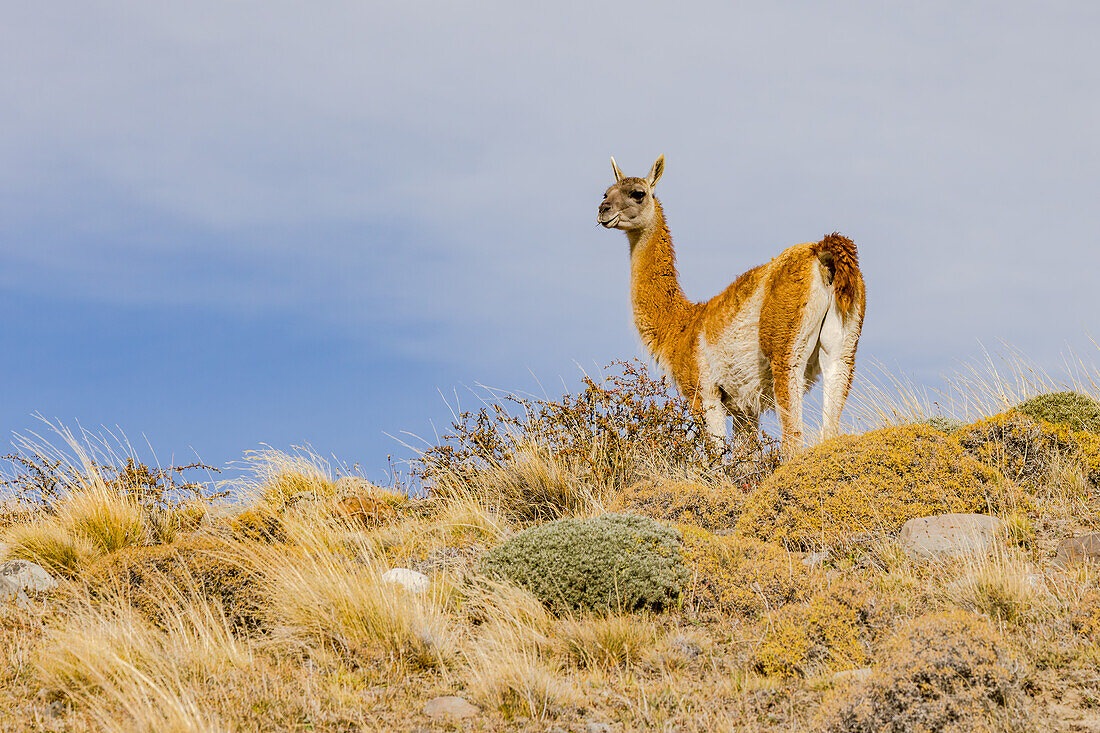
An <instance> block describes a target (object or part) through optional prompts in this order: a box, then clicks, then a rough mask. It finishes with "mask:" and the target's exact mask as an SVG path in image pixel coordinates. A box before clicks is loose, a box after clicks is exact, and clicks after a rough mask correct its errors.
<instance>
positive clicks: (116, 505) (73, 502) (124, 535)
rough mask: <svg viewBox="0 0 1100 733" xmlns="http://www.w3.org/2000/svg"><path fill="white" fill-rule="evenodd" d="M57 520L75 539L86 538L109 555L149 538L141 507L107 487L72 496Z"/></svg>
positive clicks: (90, 489)
mask: <svg viewBox="0 0 1100 733" xmlns="http://www.w3.org/2000/svg"><path fill="white" fill-rule="evenodd" d="M57 518H58V521H59V522H60V523H61V526H62V527H64V528H65V529H66V530H68V532H69V533H70V534H71V535H72V536H74V537H83V538H84V539H86V540H88V541H89V542H91V543H92V544H93V545H94V546H95V547H96V548H97V549H98V550H99V551H100V552H101V553H103V554H105V555H106V554H110V553H112V552H117V551H118V550H121V549H122V548H124V547H129V546H131V545H140V544H144V543H145V542H146V540H147V538H148V535H147V533H146V530H145V524H146V519H145V512H144V511H143V510H142V508H141V506H139V505H138V504H137V502H135V501H132V500H130V499H127V498H126V497H123V496H120V495H119V494H118V492H116V491H113V490H112V489H110V488H108V487H105V486H93V487H91V488H89V489H87V490H85V491H80V492H76V493H73V494H70V495H69V496H67V497H66V498H65V500H64V501H62V502H61V504H60V506H59V507H58V511H57Z"/></svg>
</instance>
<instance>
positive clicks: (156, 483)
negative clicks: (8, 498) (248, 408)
mask: <svg viewBox="0 0 1100 733" xmlns="http://www.w3.org/2000/svg"><path fill="white" fill-rule="evenodd" d="M2 459H3V460H6V461H8V462H9V463H11V465H12V467H13V468H14V469H15V470H14V473H13V474H12V476H11V477H10V478H8V479H7V480H4V481H0V486H6V487H9V488H10V489H12V490H13V494H14V496H15V498H17V499H18V500H19V501H20V502H21V503H23V504H28V505H30V506H33V507H36V508H37V509H40V510H43V511H46V512H49V513H52V512H54V511H55V509H56V505H57V503H58V501H59V500H60V499H61V498H62V497H64V496H65V495H66V494H68V493H70V492H72V491H73V490H74V489H79V488H82V487H86V486H87V484H88V483H89V482H88V478H87V477H86V476H85V475H84V474H82V473H81V472H80V471H79V470H77V469H75V468H74V467H73V465H72V464H71V463H69V462H68V461H66V460H64V459H63V458H59V457H51V456H46V455H41V454H32V455H20V454H9V455H6V456H3V458H2ZM91 468H92V470H94V471H95V472H96V473H98V475H99V477H100V478H101V479H102V481H103V483H104V485H105V486H106V487H107V488H108V489H114V490H116V491H118V493H119V494H120V495H121V496H123V497H126V498H128V499H131V500H133V501H134V502H136V503H137V504H138V505H140V506H141V507H142V508H143V509H147V510H152V509H167V508H169V507H170V506H172V505H174V504H176V503H178V502H180V501H182V500H184V499H190V498H198V499H206V500H211V499H220V498H222V497H224V496H227V495H228V493H229V492H228V491H221V492H211V491H210V490H209V487H208V486H207V485H206V484H201V483H195V482H191V481H185V480H184V479H183V474H184V473H186V472H187V471H194V470H207V471H214V472H215V473H221V469H219V468H214V467H213V466H207V465H206V464H204V463H190V464H188V465H186V466H169V467H167V468H160V467H156V468H151V467H149V466H147V465H145V464H144V463H142V462H141V461H138V460H136V459H135V458H132V457H131V458H127V459H126V463H125V464H124V465H121V466H112V465H109V464H105V463H93V464H92V466H91Z"/></svg>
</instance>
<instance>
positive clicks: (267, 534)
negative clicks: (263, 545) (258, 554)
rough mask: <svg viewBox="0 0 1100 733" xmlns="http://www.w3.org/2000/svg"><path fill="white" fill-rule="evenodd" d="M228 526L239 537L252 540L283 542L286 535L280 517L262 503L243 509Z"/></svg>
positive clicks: (284, 526)
mask: <svg viewBox="0 0 1100 733" xmlns="http://www.w3.org/2000/svg"><path fill="white" fill-rule="evenodd" d="M230 527H231V528H232V529H233V532H234V533H235V534H236V535H237V536H238V537H240V538H241V539H245V540H252V541H254V542H284V541H285V540H286V537H287V532H286V525H285V524H284V523H283V520H282V518H281V517H280V516H279V515H278V514H277V513H276V512H275V511H274V510H273V509H271V508H270V507H267V506H264V505H257V506H254V507H252V508H251V509H246V510H244V511H243V512H241V513H240V514H238V515H237V516H236V517H234V518H233V521H232V522H230Z"/></svg>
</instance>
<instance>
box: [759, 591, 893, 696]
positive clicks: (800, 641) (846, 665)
mask: <svg viewBox="0 0 1100 733" xmlns="http://www.w3.org/2000/svg"><path fill="white" fill-rule="evenodd" d="M870 605H871V602H870V596H869V595H868V593H867V591H866V590H865V589H864V588H863V587H862V586H860V585H858V584H856V583H841V584H838V585H836V586H834V587H833V588H830V589H829V590H827V591H825V592H822V593H818V594H816V595H814V596H813V597H812V598H811V599H810V600H808V601H806V602H805V603H799V604H795V605H790V606H786V607H784V608H781V609H780V610H779V611H777V612H775V613H773V614H772V615H771V617H770V619H769V621H770V624H769V627H770V628H769V630H768V633H767V635H766V636H765V637H764V642H763V643H762V644H761V645H760V646H759V647H758V648H757V650H756V654H755V656H754V666H755V668H756V671H758V672H760V673H761V674H767V675H779V676H783V677H797V676H803V675H806V674H808V673H810V672H817V671H837V670H843V669H851V668H854V667H859V666H861V665H863V664H865V663H866V662H867V651H866V649H865V648H864V646H863V643H862V641H861V635H862V632H863V631H864V630H865V628H866V622H867V619H868V617H869V613H868V608H869V607H870Z"/></svg>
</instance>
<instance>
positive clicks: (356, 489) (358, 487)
mask: <svg viewBox="0 0 1100 733" xmlns="http://www.w3.org/2000/svg"><path fill="white" fill-rule="evenodd" d="M333 488H334V489H335V491H336V495H337V496H344V495H347V494H369V493H371V492H372V491H374V490H375V489H377V488H378V487H377V486H375V485H374V484H372V483H371V482H370V481H367V480H366V479H365V478H362V477H360V476H341V477H340V478H338V479H336V483H335V484H333Z"/></svg>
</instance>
